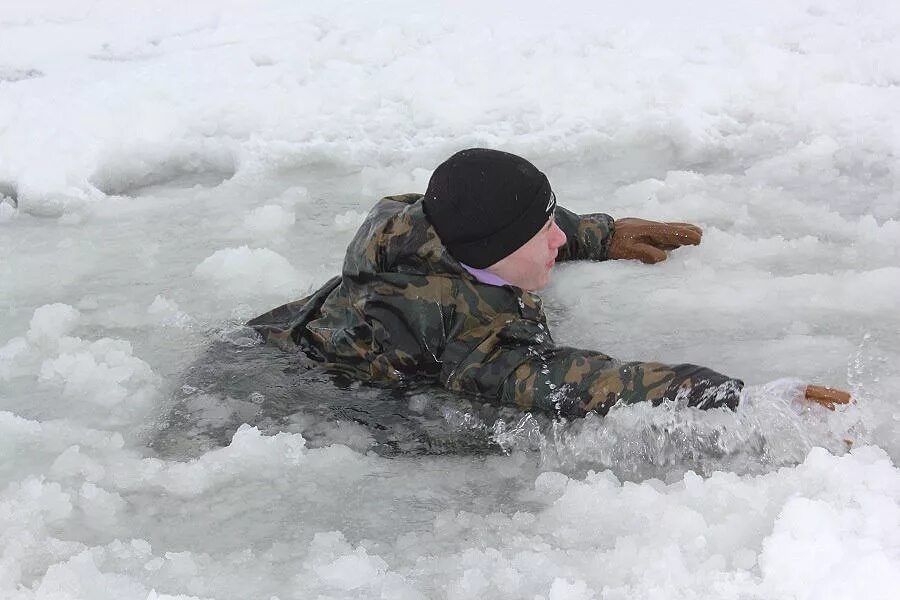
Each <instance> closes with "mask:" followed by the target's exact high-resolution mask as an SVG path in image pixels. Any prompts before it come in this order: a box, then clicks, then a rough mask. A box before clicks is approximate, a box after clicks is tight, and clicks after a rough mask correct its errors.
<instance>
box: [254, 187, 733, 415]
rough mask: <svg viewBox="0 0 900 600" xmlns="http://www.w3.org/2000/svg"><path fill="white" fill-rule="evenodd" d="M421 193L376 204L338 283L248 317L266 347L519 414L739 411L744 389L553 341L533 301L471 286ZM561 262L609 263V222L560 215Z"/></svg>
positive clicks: (701, 373)
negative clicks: (648, 408) (670, 406)
mask: <svg viewBox="0 0 900 600" xmlns="http://www.w3.org/2000/svg"><path fill="white" fill-rule="evenodd" d="M421 198H422V196H421V195H420V194H407V195H402V196H389V197H387V198H383V199H382V200H380V201H379V202H378V203H377V204H376V205H375V207H374V208H373V209H372V211H371V212H370V213H369V215H368V217H367V218H366V220H365V222H364V223H363V224H362V225H361V226H360V228H359V231H357V233H356V235H355V237H354V238H353V240H352V241H351V242H350V245H349V246H348V248H347V254H346V257H345V259H344V264H343V269H342V273H341V275H340V276H337V277H334V278H332V279H331V280H329V281H328V282H326V283H325V285H324V286H322V287H321V288H320V289H319V290H318V291H316V292H315V293H313V294H312V295H310V296H308V297H306V298H303V299H301V300H297V301H294V302H290V303H288V304H285V305H283V306H280V307H278V308H276V309H274V310H272V311H269V312H267V313H265V314H263V315H260V316H259V317H257V318H255V319H253V320H251V321H250V322H249V323H248V325H250V326H252V327H254V328H255V329H256V330H257V331H258V332H260V333H261V334H262V335H263V337H264V338H265V339H266V340H267V341H268V342H270V343H274V344H276V345H279V346H281V347H283V348H285V349H290V350H300V351H303V352H304V353H305V354H306V355H307V356H309V357H311V358H313V359H314V360H316V361H319V362H321V363H323V364H324V365H325V366H326V367H327V368H329V369H333V370H335V371H338V372H342V373H346V374H347V375H350V376H352V377H354V378H358V379H362V380H367V381H381V382H401V383H402V382H404V381H407V380H410V379H415V380H421V379H423V378H424V379H428V380H431V381H434V382H435V383H438V384H440V385H442V386H444V387H446V388H447V389H449V390H451V391H455V392H461V393H465V394H473V395H477V396H479V397H481V398H482V399H487V400H489V401H493V402H496V403H499V404H504V405H514V406H517V407H518V408H520V409H522V410H526V411H529V410H539V411H544V412H549V413H555V414H557V415H560V416H566V417H577V416H583V415H585V414H586V413H588V412H591V411H596V412H599V413H601V414H605V413H606V411H608V410H609V408H610V407H612V406H613V405H614V404H616V403H617V402H623V403H634V402H643V401H650V402H653V403H654V404H658V403H661V402H662V401H663V400H667V399H668V400H679V401H682V402H685V403H687V404H689V405H691V406H698V407H701V408H712V407H718V406H728V407H730V408H735V407H736V406H737V402H738V398H739V392H740V389H741V387H742V386H743V383H742V382H741V381H739V380H736V379H731V378H729V377H726V376H724V375H721V374H719V373H716V372H715V371H712V370H710V369H707V368H704V367H699V366H696V365H689V364H679V365H664V364H660V363H648V362H619V361H617V360H615V359H613V358H611V357H609V356H607V355H606V354H603V353H602V352H598V351H594V350H581V349H578V348H569V347H565V346H557V345H556V344H555V343H554V342H553V338H552V336H551V334H550V331H549V329H548V328H547V321H546V317H545V315H544V310H543V306H542V304H541V299H540V298H539V297H538V296H537V295H536V294H534V293H532V292H529V291H526V290H523V289H521V288H518V287H515V286H512V285H507V286H494V285H489V284H485V283H481V282H479V281H478V280H477V279H476V278H475V277H474V276H473V275H472V274H470V273H469V272H468V271H467V270H466V269H465V268H463V266H462V265H461V264H460V263H459V262H458V261H456V259H454V258H453V257H452V256H451V255H450V254H449V252H448V251H447V249H446V248H445V247H444V246H443V245H442V244H441V241H440V239H439V238H438V235H437V233H436V232H435V230H434V228H433V227H432V226H431V225H430V223H429V222H428V219H427V218H426V216H425V214H424V212H423V210H422V202H421ZM556 222H557V224H558V225H559V226H560V228H561V229H562V230H563V231H564V232H565V234H566V237H567V242H566V245H565V246H564V247H562V248H560V251H559V255H558V256H557V260H573V259H587V260H605V259H606V258H607V256H606V253H607V249H608V244H609V237H610V235H611V231H612V223H613V221H612V219H611V218H610V217H609V216H608V215H605V214H600V213H597V214H589V215H580V216H579V215H576V214H575V213H572V212H570V211H568V210H566V209H564V208H562V207H557V209H556Z"/></svg>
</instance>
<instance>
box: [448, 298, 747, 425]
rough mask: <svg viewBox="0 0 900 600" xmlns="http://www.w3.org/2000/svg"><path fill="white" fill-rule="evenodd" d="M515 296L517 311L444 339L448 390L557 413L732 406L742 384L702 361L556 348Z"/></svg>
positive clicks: (535, 303)
mask: <svg viewBox="0 0 900 600" xmlns="http://www.w3.org/2000/svg"><path fill="white" fill-rule="evenodd" d="M521 299H522V302H521V303H520V305H519V311H518V312H519V314H512V313H511V312H506V313H499V314H498V315H497V316H496V317H495V318H494V320H493V322H490V323H485V324H484V325H483V326H482V327H476V328H471V329H464V330H463V331H462V333H461V334H460V335H459V336H456V337H454V338H453V339H451V340H450V342H449V343H448V344H447V346H446V348H445V350H444V354H443V357H442V358H443V367H444V369H443V372H442V373H441V378H442V380H443V383H444V385H445V386H446V387H447V388H448V389H450V390H453V391H458V392H465V393H470V394H476V395H480V396H487V397H491V398H496V399H497V401H499V402H500V403H501V404H507V405H514V406H516V407H518V408H519V409H521V410H537V411H541V412H546V413H550V414H557V415H560V416H564V417H581V416H584V415H585V414H587V413H589V412H597V413H600V414H606V412H607V411H608V410H609V409H610V408H611V407H612V406H613V405H615V404H617V403H620V402H621V403H624V404H633V403H635V402H652V403H653V404H654V405H656V404H660V403H662V402H663V401H664V400H682V401H684V402H686V403H687V404H688V405H689V406H696V407H698V408H718V407H721V406H727V407H729V408H732V409H733V408H736V407H737V404H738V401H739V398H740V390H741V388H742V387H743V382H741V381H740V380H737V379H732V378H730V377H727V376H725V375H722V374H720V373H716V372H715V371H712V370H710V369H707V368H705V367H699V366H696V365H690V364H679V365H664V364H660V363H646V362H619V361H617V360H615V359H613V358H610V357H609V356H607V355H605V354H603V353H601V352H596V351H591V350H580V349H577V348H568V347H557V346H555V345H554V343H553V340H552V338H551V337H550V333H549V331H548V330H547V326H546V323H545V322H544V318H543V310H542V308H541V306H540V300H539V299H538V298H537V297H536V296H534V295H533V294H528V293H525V294H524V295H523V296H522V297H521Z"/></svg>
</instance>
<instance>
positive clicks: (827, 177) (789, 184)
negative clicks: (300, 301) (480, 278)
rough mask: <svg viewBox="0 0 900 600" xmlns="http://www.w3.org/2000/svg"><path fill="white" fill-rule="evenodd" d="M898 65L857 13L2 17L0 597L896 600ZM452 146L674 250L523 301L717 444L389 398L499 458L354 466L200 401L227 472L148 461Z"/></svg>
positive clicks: (14, 6) (603, 424)
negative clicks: (743, 390) (721, 381)
mask: <svg viewBox="0 0 900 600" xmlns="http://www.w3.org/2000/svg"><path fill="white" fill-rule="evenodd" d="M898 32H900V8H898V7H897V6H896V4H895V3H893V2H889V1H888V0H882V1H880V0H869V1H865V2H853V1H850V0H804V1H801V2H775V1H774V0H772V1H768V0H767V1H762V2H760V1H755V2H751V1H749V0H739V1H735V2H727V3H719V2H713V1H711V0H699V1H697V2H691V3H673V2H664V1H663V0H641V1H637V2H631V3H624V4H623V3H613V2H605V1H604V2H584V1H574V0H573V1H563V2H557V3H553V4H552V5H548V4H547V3H540V2H535V1H533V0H525V1H522V2H515V3H505V2H499V1H495V0H479V1H474V0H460V1H457V2H453V3H449V2H447V3H432V4H429V3H417V2H412V0H389V1H386V2H379V3H366V2H348V3H336V4H332V3H296V2H289V1H287V0H272V1H270V2H264V3H249V2H242V1H240V0H217V1H212V0H200V1H197V2H174V1H173V0H163V1H156V2H149V1H146V0H139V1H134V2H126V3H121V2H113V1H112V0H97V1H95V2H91V3H72V2H63V1H62V0H35V1H32V2H28V3H16V2H12V1H10V0H0V598H13V599H23V600H24V599H32V598H35V599H38V598H47V599H49V598H54V599H63V598H91V599H104V598H110V599H112V598H115V599H117V600H118V599H123V598H140V599H141V600H143V599H144V598H154V599H160V600H161V599H174V598H179V599H187V598H204V599H206V598H216V599H223V600H224V599H229V598H234V599H237V598H273V597H277V598H280V599H282V600H285V599H288V598H315V597H321V598H359V597H366V598H369V597H371V598H384V599H413V598H454V599H455V598H544V599H552V600H564V599H601V598H607V599H615V598H663V597H664V598H779V599H780V598H816V599H822V598H894V597H896V594H897V592H896V590H897V589H900V470H898V468H897V467H896V466H895V465H896V463H897V461H898V460H900V410H898V409H897V397H898V391H900V367H898V365H900V317H898V311H897V308H896V307H897V304H898V300H900V195H898V183H900V138H898V134H897V132H898V131H900V116H898V115H900V113H898V112H897V110H896V107H897V106H898V105H900V63H898V62H897V61H896V60H895V59H894V58H892V57H895V56H897V55H900V35H898ZM468 146H489V147H497V148H502V149H505V150H509V151H512V152H517V153H520V154H523V155H524V156H526V157H528V158H529V159H531V160H532V161H533V162H535V163H536V164H537V165H538V166H539V167H540V168H542V169H543V170H544V171H545V172H547V174H548V176H549V177H550V180H551V182H552V183H553V186H554V189H555V191H556V193H557V196H558V198H559V200H560V203H561V204H563V205H564V206H566V207H568V208H571V209H574V210H576V211H580V212H589V211H605V212H609V213H610V214H613V215H614V216H631V215H633V216H642V217H647V218H655V219H665V220H686V221H691V222H696V223H698V224H700V225H702V226H703V227H704V231H705V235H704V241H703V244H702V245H701V246H699V247H697V248H687V249H682V250H680V251H678V252H675V253H673V254H672V256H671V258H670V260H668V261H666V262H665V263H662V264H659V265H655V266H645V265H641V264H636V263H628V262H618V263H606V264H566V265H560V266H559V267H557V270H556V272H555V274H554V281H553V283H552V284H551V286H550V287H549V288H548V289H547V290H546V291H545V292H544V294H543V296H544V299H545V307H546V310H547V313H548V317H549V320H550V322H551V325H552V328H553V332H554V336H555V338H556V340H557V341H558V342H560V343H564V344H568V345H574V346H582V347H590V348H597V349H601V350H604V351H607V352H609V353H611V354H613V355H616V356H618V357H620V358H623V359H636V358H641V359H650V360H660V361H679V362H682V361H686V362H694V363H698V364H706V365H709V366H711V367H713V368H716V369H717V370H720V371H722V372H725V373H728V374H733V375H736V376H740V377H742V378H744V379H745V380H746V381H747V382H748V384H750V390H749V392H748V394H747V401H746V403H745V406H744V407H743V408H742V409H741V410H740V411H738V412H737V413H734V414H732V413H726V412H724V411H716V412H710V413H699V412H696V411H691V410H685V409H683V408H679V407H677V406H666V407H660V408H657V409H651V408H648V407H642V406H636V407H629V408H627V409H623V410H617V411H614V412H613V413H611V414H610V415H609V416H608V417H606V418H605V419H600V418H588V419H585V420H583V421H582V422H578V423H569V424H559V423H557V424H553V423H548V422H547V421H546V420H541V419H534V418H519V417H513V418H506V419H503V420H499V421H497V422H492V421H490V420H488V421H485V420H484V419H483V418H482V415H481V414H480V413H477V411H474V410H473V409H471V407H467V405H466V403H465V402H457V403H453V402H450V401H447V402H446V403H444V400H445V399H442V398H440V397H439V398H437V400H435V398H433V397H430V396H428V395H427V394H424V395H414V396H412V397H410V398H408V399H407V401H408V402H409V407H408V408H409V409H410V410H413V411H420V412H422V413H425V412H428V411H434V410H435V404H438V405H439V409H437V414H438V415H439V416H440V418H441V419H443V420H444V422H445V423H446V425H447V427H448V428H451V429H453V428H456V429H458V430H461V431H471V432H476V433H478V434H479V435H489V436H492V437H493V439H494V440H495V441H496V442H497V443H499V444H500V445H501V446H502V447H503V448H504V449H505V450H506V451H507V453H505V454H504V453H500V454H495V455H474V456H472V455H467V454H461V455H443V456H399V457H394V458H386V457H383V456H381V455H379V454H376V453H374V452H370V451H367V450H368V449H369V448H371V447H372V444H373V438H372V437H371V435H369V433H368V432H367V431H366V430H365V429H362V428H361V427H359V426H358V425H356V424H353V423H346V422H345V423H341V424H336V423H330V422H329V423H311V422H309V419H307V420H305V421H304V418H299V417H298V420H296V421H295V422H292V424H291V426H290V427H286V428H285V429H284V431H281V432H277V431H274V430H272V428H271V427H267V426H266V425H267V424H266V423H254V424H248V425H243V426H241V427H238V425H239V423H238V422H237V421H240V420H241V419H242V418H244V417H245V416H246V417H247V418H248V419H249V418H250V417H251V416H253V414H254V411H255V410H256V407H257V406H258V402H259V401H260V398H261V397H262V396H261V395H264V394H265V392H266V390H259V391H256V392H254V393H252V394H249V395H248V396H246V397H225V396H216V395H200V394H198V395H197V396H195V397H194V398H193V402H194V403H195V405H196V407H197V409H198V413H199V414H201V416H202V419H201V421H200V423H201V424H202V425H205V424H207V423H208V424H209V426H210V427H211V428H212V427H215V426H216V424H219V425H221V423H223V422H226V421H227V422H229V423H231V422H235V425H234V427H233V428H232V429H231V430H229V439H230V444H228V445H226V446H222V447H216V448H206V447H204V448H201V449H200V450H199V451H198V452H196V453H193V454H189V455H188V454H185V455H183V456H170V455H161V454H158V453H157V452H156V451H154V450H153V449H152V447H151V445H150V440H151V439H152V437H153V435H154V432H155V431H156V430H157V429H158V426H159V423H160V421H161V419H163V416H164V415H165V409H166V407H167V406H168V404H169V403H170V402H171V398H172V397H173V395H174V394H176V393H177V392H178V391H179V389H180V386H181V385H182V379H181V375H182V373H183V372H184V370H185V368H186V367H187V366H188V365H190V364H191V363H192V361H194V360H195V359H196V358H197V357H198V356H199V355H201V353H202V352H203V350H204V348H206V347H207V346H208V345H209V344H210V343H211V342H217V343H225V344H230V345H233V346H234V347H237V348H244V347H246V346H247V345H250V344H252V343H253V339H252V337H251V336H248V335H247V333H246V331H245V330H243V329H242V328H241V327H240V324H241V323H242V322H243V321H245V320H246V319H247V318H249V317H252V316H254V315H256V314H258V313H260V312H262V311H263V310H266V309H268V308H271V307H272V306H275V305H277V304H280V303H283V302H285V301H288V300H290V299H294V298H297V297H299V296H301V295H303V294H305V293H306V292H308V291H310V290H312V289H314V288H315V287H316V286H318V285H319V284H321V283H323V282H324V281H325V280H326V279H328V278H329V277H331V276H332V275H334V274H336V273H338V271H339V269H340V265H341V262H342V258H343V252H344V248H345V247H346V244H347V242H348V241H349V240H350V238H351V237H352V235H353V232H354V230H355V228H356V227H357V225H358V224H359V223H360V221H361V219H362V218H363V217H364V215H365V214H366V212H367V210H368V209H369V208H370V207H371V206H372V204H373V203H374V201H375V200H376V199H377V198H378V197H380V196H382V195H386V194H392V193H403V192H410V191H422V190H423V189H424V187H425V184H426V183H427V179H428V176H429V174H430V172H431V169H433V168H434V166H436V165H437V164H438V163H439V162H440V161H441V160H442V159H444V158H445V157H446V156H448V155H449V154H451V153H452V152H454V151H456V150H458V149H461V148H464V147H468ZM802 381H813V382H817V383H824V384H832V385H835V386H838V387H845V388H847V389H850V390H852V392H853V393H854V396H855V397H856V399H857V403H856V404H855V405H852V406H849V407H845V408H840V409H838V410H837V411H835V412H834V413H831V412H828V411H825V410H824V409H822V410H819V409H818V408H815V407H813V408H810V407H806V406H804V405H802V404H800V403H798V402H797V401H796V398H795V395H796V389H797V386H798V385H799V382H802ZM334 393H335V394H341V393H344V392H341V391H338V390H335V392H334ZM346 393H348V394H350V393H355V394H360V395H362V396H361V397H365V396H364V395H365V393H367V392H366V391H365V390H355V391H354V390H350V391H347V392H346ZM254 394H257V395H254ZM310 418H311V417H310ZM269 425H271V424H269ZM310 432H314V433H315V434H316V435H315V436H313V435H311V434H310Z"/></svg>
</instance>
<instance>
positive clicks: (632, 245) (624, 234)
mask: <svg viewBox="0 0 900 600" xmlns="http://www.w3.org/2000/svg"><path fill="white" fill-rule="evenodd" d="M701 237H703V230H702V229H700V228H699V227H697V226H696V225H691V224H690V223H661V222H659V221H647V220H645V219H636V218H634V217H628V218H625V219H617V220H616V221H615V223H614V229H613V234H612V239H611V240H610V242H609V254H608V256H609V258H611V259H628V258H634V259H637V260H639V261H641V262H645V263H649V264H653V263H658V262H662V261H664V260H666V257H667V255H666V251H667V250H674V249H675V248H678V247H680V246H696V245H697V244H699V243H700V238H701Z"/></svg>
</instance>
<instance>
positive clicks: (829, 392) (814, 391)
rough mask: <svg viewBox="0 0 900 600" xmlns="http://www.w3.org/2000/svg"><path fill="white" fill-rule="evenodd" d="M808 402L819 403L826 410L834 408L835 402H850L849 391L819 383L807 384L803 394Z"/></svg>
mask: <svg viewBox="0 0 900 600" xmlns="http://www.w3.org/2000/svg"><path fill="white" fill-rule="evenodd" d="M803 395H804V396H805V397H806V399H807V400H809V401H810V402H815V403H816V404H821V405H822V406H824V407H825V408H827V409H828V410H834V405H835V404H847V403H848V402H850V393H849V392H845V391H843V390H838V389H835V388H830V387H824V386H821V385H808V386H806V390H805V391H804V394H803Z"/></svg>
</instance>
